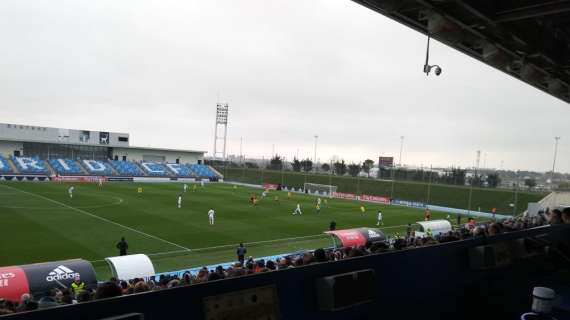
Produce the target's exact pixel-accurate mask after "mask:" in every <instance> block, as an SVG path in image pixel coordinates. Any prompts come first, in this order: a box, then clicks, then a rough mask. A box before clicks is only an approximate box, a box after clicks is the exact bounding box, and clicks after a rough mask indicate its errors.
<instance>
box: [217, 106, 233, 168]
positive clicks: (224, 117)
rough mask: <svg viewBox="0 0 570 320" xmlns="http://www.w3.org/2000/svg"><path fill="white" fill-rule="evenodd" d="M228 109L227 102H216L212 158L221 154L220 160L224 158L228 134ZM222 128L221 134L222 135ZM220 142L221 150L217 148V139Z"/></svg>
mask: <svg viewBox="0 0 570 320" xmlns="http://www.w3.org/2000/svg"><path fill="white" fill-rule="evenodd" d="M228 109H229V106H228V104H227V103H224V104H222V103H217V104H216V129H215V131H214V160H217V159H219V157H218V156H219V155H221V156H222V157H221V159H222V160H226V138H227V136H228ZM222 130H223V135H222ZM219 140H221V142H222V150H219V149H218V147H219V146H218V141H219Z"/></svg>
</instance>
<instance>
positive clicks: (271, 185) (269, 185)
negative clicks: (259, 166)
mask: <svg viewBox="0 0 570 320" xmlns="http://www.w3.org/2000/svg"><path fill="white" fill-rule="evenodd" d="M278 187H279V185H278V184H274V183H264V184H263V189H271V190H277V188H278Z"/></svg>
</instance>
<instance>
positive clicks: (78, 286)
mask: <svg viewBox="0 0 570 320" xmlns="http://www.w3.org/2000/svg"><path fill="white" fill-rule="evenodd" d="M86 288H87V285H86V284H85V282H83V281H81V277H79V274H77V275H76V276H75V279H74V280H73V282H72V283H71V291H73V294H74V295H75V297H77V296H78V295H79V294H80V293H81V292H83V291H85V289H86Z"/></svg>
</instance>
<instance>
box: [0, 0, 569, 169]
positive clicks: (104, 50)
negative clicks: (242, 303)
mask: <svg viewBox="0 0 570 320" xmlns="http://www.w3.org/2000/svg"><path fill="white" fill-rule="evenodd" d="M0 39H2V42H1V45H0V122H8V123H18V124H30V125H41V126H52V127H64V128H73V129H90V130H102V131H105V130H108V131H119V132H128V133H130V134H131V144H132V145H140V146H154V147H173V148H185V149H199V150H205V151H208V152H209V153H211V152H212V149H213V140H214V139H213V136H214V115H215V105H216V101H217V98H218V96H219V97H220V100H221V101H223V102H228V103H229V104H230V115H229V122H230V125H229V130H228V153H229V154H239V145H240V137H243V153H244V154H245V155H246V156H247V157H261V156H265V157H269V156H270V155H271V152H272V146H273V145H275V151H276V152H277V153H279V154H282V155H284V156H286V157H287V158H288V159H291V158H292V157H293V156H294V155H296V154H297V150H299V151H298V152H299V156H300V157H311V158H312V157H313V143H314V138H313V136H314V135H315V134H318V135H319V138H318V150H317V152H318V155H317V156H318V158H319V159H320V160H321V161H327V160H328V159H330V158H331V157H332V156H335V155H336V156H338V157H339V158H344V159H346V160H347V161H362V160H364V159H366V158H372V159H375V160H377V157H378V156H380V155H385V156H395V157H396V161H398V153H399V148H400V136H405V139H404V152H403V162H404V163H405V164H409V165H424V166H429V165H430V164H432V165H434V166H436V165H437V166H449V165H460V166H472V165H473V164H474V162H475V158H476V150H481V151H482V158H481V166H483V164H485V165H486V166H487V167H495V168H499V167H500V166H501V162H502V161H503V162H504V168H510V169H531V170H538V171H546V170H550V168H551V167H552V159H553V150H554V136H562V139H561V140H560V147H559V156H558V160H557V169H558V170H562V171H566V172H569V171H570V134H567V132H569V131H568V129H565V130H564V129H563V128H568V119H570V105H568V104H566V103H564V102H562V101H560V100H557V99H555V98H553V97H550V96H548V95H546V94H544V93H542V92H541V91H538V90H536V89H534V88H532V87H530V86H528V85H526V84H524V83H522V82H520V81H518V80H515V79H513V78H511V77H509V76H507V75H505V74H503V73H501V72H499V71H496V70H495V69H492V68H490V67H488V66H486V65H484V64H482V63H480V62H478V61H475V60H473V59H471V58H470V57H468V56H465V55H463V54H461V53H459V52H457V51H455V50H453V49H450V48H448V47H446V46H444V45H442V44H440V43H438V42H432V50H431V55H430V59H431V62H432V63H436V64H439V65H441V66H442V67H443V74H442V75H441V76H440V77H435V76H434V75H430V76H429V77H426V76H425V74H423V73H422V66H423V63H424V61H423V60H424V55H425V45H426V38H425V37H424V36H423V35H421V34H419V33H417V32H415V31H413V30H411V29H408V28H407V27H405V26H403V25H401V24H399V23H397V22H394V21H392V20H389V19H388V18H385V17H384V16H382V15H380V14H378V13H375V12H373V11H371V10H369V9H367V8H365V7H362V6H360V5H358V4H356V3H354V2H352V1H349V0H279V1H276V0H216V1H214V0H200V1H194V0H180V1H170V0H156V1H152V0H132V1H127V0H121V1H117V0H106V1H100V0H67V1H64V0H44V1H39V0H34V1H31V0H2V1H0Z"/></svg>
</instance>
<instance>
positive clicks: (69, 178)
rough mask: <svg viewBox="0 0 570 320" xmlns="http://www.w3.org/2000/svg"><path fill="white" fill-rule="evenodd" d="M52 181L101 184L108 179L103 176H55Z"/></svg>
mask: <svg viewBox="0 0 570 320" xmlns="http://www.w3.org/2000/svg"><path fill="white" fill-rule="evenodd" d="M51 180H52V181H57V182H99V180H101V181H107V177H103V176H53V177H51Z"/></svg>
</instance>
